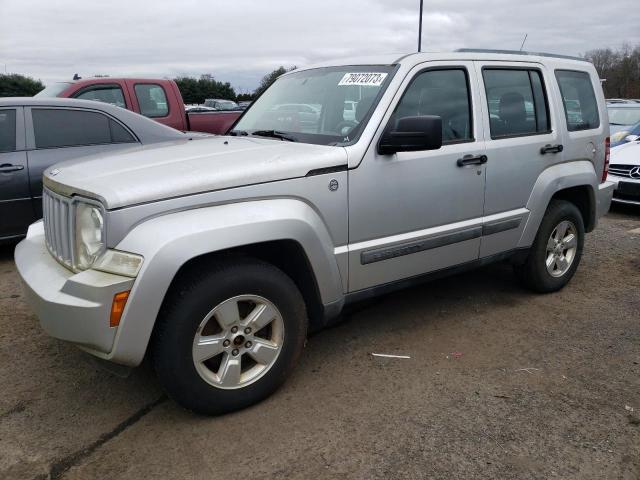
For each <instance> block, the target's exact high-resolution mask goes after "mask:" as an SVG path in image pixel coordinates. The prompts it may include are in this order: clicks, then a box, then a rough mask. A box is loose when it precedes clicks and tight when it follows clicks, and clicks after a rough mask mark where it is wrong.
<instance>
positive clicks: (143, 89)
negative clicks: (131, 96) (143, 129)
mask: <svg viewBox="0 0 640 480" xmlns="http://www.w3.org/2000/svg"><path fill="white" fill-rule="evenodd" d="M134 89H135V91H136V98H137V99H138V105H139V106H140V113H141V114H142V115H144V116H145V117H150V118H157V117H166V116H167V115H169V104H168V103H167V95H166V94H165V93H164V88H162V87H161V86H160V85H155V84H150V83H138V84H137V85H136V86H135V87H134Z"/></svg>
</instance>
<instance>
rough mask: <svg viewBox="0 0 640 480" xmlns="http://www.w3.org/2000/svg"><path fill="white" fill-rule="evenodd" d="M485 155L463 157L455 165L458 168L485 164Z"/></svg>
mask: <svg viewBox="0 0 640 480" xmlns="http://www.w3.org/2000/svg"><path fill="white" fill-rule="evenodd" d="M487 160H488V158H487V156H486V155H465V156H464V157H462V158H459V159H458V161H457V163H458V166H459V167H466V166H467V165H482V164H483V163H487Z"/></svg>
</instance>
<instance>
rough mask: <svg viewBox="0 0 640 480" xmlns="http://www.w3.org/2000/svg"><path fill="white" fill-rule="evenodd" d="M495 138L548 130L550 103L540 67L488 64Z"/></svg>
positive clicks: (486, 80)
mask: <svg viewBox="0 0 640 480" xmlns="http://www.w3.org/2000/svg"><path fill="white" fill-rule="evenodd" d="M482 75H483V78H484V87H485V92H486V95H487V103H488V104H489V123H490V126H491V138H493V139H499V138H506V137H517V136H522V135H537V134H540V133H547V132H549V131H550V129H551V127H550V124H549V107H548V103H547V96H546V95H545V89H544V83H543V81H542V75H541V73H540V72H539V71H538V70H529V69H497V68H485V69H484V70H483V72H482Z"/></svg>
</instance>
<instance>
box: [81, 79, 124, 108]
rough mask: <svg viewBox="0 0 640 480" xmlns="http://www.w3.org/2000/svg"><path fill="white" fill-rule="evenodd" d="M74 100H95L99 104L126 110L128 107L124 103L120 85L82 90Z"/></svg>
mask: <svg viewBox="0 0 640 480" xmlns="http://www.w3.org/2000/svg"><path fill="white" fill-rule="evenodd" d="M74 98H79V99H82V100H95V101H97V102H103V103H109V104H111V105H116V106H118V107H122V108H126V106H127V104H126V103H125V101H124V94H123V93H122V89H121V88H120V87H119V86H118V85H105V86H99V87H92V88H91V89H88V90H82V91H81V92H80V93H78V94H76V95H74Z"/></svg>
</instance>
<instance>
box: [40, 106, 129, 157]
mask: <svg viewBox="0 0 640 480" xmlns="http://www.w3.org/2000/svg"><path fill="white" fill-rule="evenodd" d="M31 116H32V118H33V130H34V136H35V140H36V148H56V147H74V146H81V145H100V144H105V143H129V142H135V139H134V138H133V137H132V136H131V134H130V133H129V132H127V131H126V130H125V129H124V128H123V127H122V126H121V125H119V124H118V123H117V122H115V121H114V120H113V119H111V118H109V117H107V116H106V115H103V114H101V113H97V112H87V111H83V110H64V109H45V108H37V109H35V108H34V109H32V111H31Z"/></svg>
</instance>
